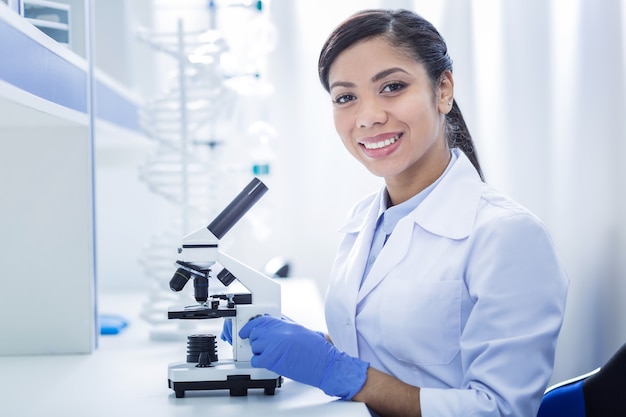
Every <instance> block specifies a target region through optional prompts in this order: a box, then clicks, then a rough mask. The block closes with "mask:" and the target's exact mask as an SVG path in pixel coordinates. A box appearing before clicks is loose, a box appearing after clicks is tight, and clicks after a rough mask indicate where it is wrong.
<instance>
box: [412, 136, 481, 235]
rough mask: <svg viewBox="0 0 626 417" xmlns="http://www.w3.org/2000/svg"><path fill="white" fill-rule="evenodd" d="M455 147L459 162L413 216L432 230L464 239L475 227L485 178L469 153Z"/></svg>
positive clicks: (457, 161)
mask: <svg viewBox="0 0 626 417" xmlns="http://www.w3.org/2000/svg"><path fill="white" fill-rule="evenodd" d="M452 151H453V152H456V154H457V160H456V162H455V163H454V165H453V166H452V168H451V169H450V171H449V172H448V173H447V174H446V176H445V177H444V178H442V180H441V182H440V183H439V184H438V185H437V187H435V189H434V190H432V191H431V193H430V195H429V196H428V197H427V198H426V199H425V200H424V201H422V203H421V204H420V205H419V206H418V207H417V208H416V209H415V210H414V211H413V213H412V216H413V219H414V220H415V223H417V224H418V225H420V226H421V227H422V228H424V229H425V230H427V231H429V232H431V233H433V234H436V235H439V236H443V237H447V238H450V239H464V238H467V237H468V236H469V235H470V233H471V231H472V229H473V227H474V222H475V220H476V214H477V212H478V204H479V202H480V198H481V195H482V188H483V182H482V180H481V179H480V176H479V175H478V172H476V169H475V168H474V166H473V165H472V163H471V162H470V160H469V159H468V158H467V156H465V154H464V153H463V152H462V151H461V150H459V149H456V148H455V149H453V150H452Z"/></svg>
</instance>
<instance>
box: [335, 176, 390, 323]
mask: <svg viewBox="0 0 626 417" xmlns="http://www.w3.org/2000/svg"><path fill="white" fill-rule="evenodd" d="M384 190H385V188H384V187H383V188H382V189H381V190H380V191H379V192H378V195H377V196H376V198H375V199H374V200H373V202H372V203H371V204H370V205H369V208H368V209H367V210H366V211H364V213H363V215H361V216H358V217H355V218H353V219H352V221H350V222H349V223H348V224H346V225H344V226H343V227H342V228H341V230H340V232H343V233H356V234H357V236H356V240H355V242H354V245H353V246H352V250H351V251H350V254H349V255H348V258H347V260H346V263H345V270H344V271H343V287H344V288H343V289H344V290H345V293H344V294H346V297H349V298H348V299H347V300H348V302H349V303H350V305H349V308H350V311H351V312H352V313H355V312H356V303H357V293H358V292H359V286H360V285H361V279H362V277H363V271H364V270H365V263H366V262H367V257H368V256H369V250H370V245H371V243H372V238H373V236H374V227H375V225H376V218H377V216H378V208H379V207H380V199H381V198H383V196H384Z"/></svg>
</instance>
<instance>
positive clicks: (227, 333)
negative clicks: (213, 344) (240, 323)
mask: <svg viewBox="0 0 626 417" xmlns="http://www.w3.org/2000/svg"><path fill="white" fill-rule="evenodd" d="M220 338H221V339H222V340H223V341H224V342H228V343H229V344H231V345H232V344H233V319H230V318H228V319H224V324H223V325H222V335H221V336H220Z"/></svg>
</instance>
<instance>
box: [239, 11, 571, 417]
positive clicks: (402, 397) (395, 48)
mask: <svg viewBox="0 0 626 417" xmlns="http://www.w3.org/2000/svg"><path fill="white" fill-rule="evenodd" d="M451 62H452V61H451V59H450V57H449V56H448V53H447V46H446V43H445V41H444V40H443V38H442V37H441V36H440V34H439V33H438V32H437V30H436V29H435V28H434V27H433V26H432V25H431V24H430V23H429V22H427V21H426V20H425V19H423V18H422V17H421V16H419V15H417V14H415V13H413V12H410V11H406V10H397V11H393V10H366V11H362V12H359V13H356V14H355V15H353V16H351V17H349V18H348V19H347V20H345V21H344V22H343V23H341V24H340V25H339V26H338V27H337V28H336V29H335V30H334V31H333V33H332V34H331V35H330V37H329V38H328V40H327V41H326V43H325V44H324V46H323V48H322V52H321V54H320V57H319V66H318V68H319V77H320V80H321V82H322V85H323V86H324V87H325V89H326V90H327V91H328V92H329V93H330V97H331V100H332V106H333V113H334V123H335V128H336V130H337V133H338V134H339V136H340V138H341V140H342V142H343V144H344V146H345V147H346V149H347V150H348V152H349V153H350V154H351V155H352V156H353V157H354V158H355V159H356V160H357V161H359V162H360V163H361V164H362V165H363V166H365V167H366V168H367V169H368V170H369V171H370V172H372V173H373V174H374V175H376V176H381V177H383V178H384V182H385V184H384V186H383V187H382V188H381V189H380V190H379V192H378V193H376V194H373V195H370V196H367V197H366V198H364V199H363V200H362V201H361V202H359V203H358V204H356V205H355V206H354V208H353V210H352V211H351V213H350V216H349V219H348V221H347V222H346V224H345V225H344V227H343V228H342V229H341V233H342V240H341V242H340V245H339V248H338V252H337V256H336V258H335V263H334V266H333V269H332V272H331V279H330V285H329V287H328V291H327V294H326V310H325V315H326V323H327V327H328V331H329V335H328V337H326V338H323V337H321V335H320V334H319V333H316V332H312V331H309V330H307V329H305V328H303V327H302V326H299V325H297V324H295V323H287V322H283V321H281V320H278V319H272V318H263V319H262V320H259V319H255V320H252V321H250V322H249V323H248V324H247V325H246V327H245V328H244V329H245V332H244V334H243V335H242V334H241V333H240V336H242V337H249V338H250V343H251V346H252V351H253V353H254V359H253V362H252V363H253V364H255V363H256V364H257V365H259V366H263V367H267V368H269V369H272V370H274V371H275V372H278V373H280V374H282V375H284V376H286V377H288V378H291V379H295V380H298V381H301V382H304V383H307V384H311V385H314V386H317V387H319V388H321V389H322V390H324V392H326V393H327V394H329V395H334V396H339V397H342V398H344V399H351V400H353V401H361V402H364V403H366V404H367V406H368V407H369V408H370V409H371V410H372V412H373V413H375V414H379V415H381V416H395V415H397V416H421V415H424V416H442V417H453V416H461V415H481V416H516V417H520V416H521V417H531V416H533V417H534V416H535V415H536V413H537V409H538V407H539V402H540V401H541V397H542V394H543V391H544V390H545V388H546V386H547V385H548V382H549V380H550V376H551V374H552V368H553V364H554V353H555V346H556V341H557V337H558V334H559V331H560V328H561V323H562V320H563V313H564V309H565V299H566V293H567V288H568V282H569V281H568V278H567V275H566V273H565V271H564V269H563V267H562V265H561V262H560V260H559V259H558V257H557V255H556V250H555V248H554V245H553V243H552V240H551V238H550V235H549V233H548V231H547V229H546V227H545V226H544V225H543V223H542V222H541V221H540V220H539V219H538V218H537V217H536V216H534V215H533V214H532V213H530V212H529V211H528V210H527V209H525V208H524V207H522V206H521V205H519V204H518V203H516V202H515V201H513V200H512V199H510V198H509V197H507V196H505V195H504V194H502V193H500V192H498V191H496V190H495V189H493V188H492V187H490V186H488V185H487V184H485V182H484V181H483V179H482V172H481V168H480V165H479V163H478V159H477V157H476V151H475V149H474V145H473V142H472V139H471V136H470V135H469V132H468V130H467V127H466V126H465V123H464V121H463V117H462V115H461V112H460V110H459V108H458V106H457V105H456V103H455V101H454V78H453V76H452V64H451ZM528 305H533V309H532V310H531V311H529V309H528V308H527V306H528ZM242 331H243V329H242ZM330 340H332V343H331V342H330Z"/></svg>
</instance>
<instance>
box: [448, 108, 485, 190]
mask: <svg viewBox="0 0 626 417" xmlns="http://www.w3.org/2000/svg"><path fill="white" fill-rule="evenodd" d="M445 128H446V138H447V139H448V146H449V147H450V148H459V149H460V150H462V151H463V153H464V154H465V156H467V158H468V159H469V160H470V162H471V163H472V165H473V166H474V168H476V171H477V172H478V175H480V179H481V180H483V181H484V180H485V178H484V176H483V171H482V168H481V167H480V162H478V154H477V153H476V148H475V147H474V141H473V140H472V135H471V134H470V132H469V129H468V128H467V125H466V124H465V119H464V118H463V114H462V113H461V109H460V108H459V105H458V104H457V102H456V100H453V101H452V109H451V110H450V112H449V113H448V114H447V115H446V127H445Z"/></svg>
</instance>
